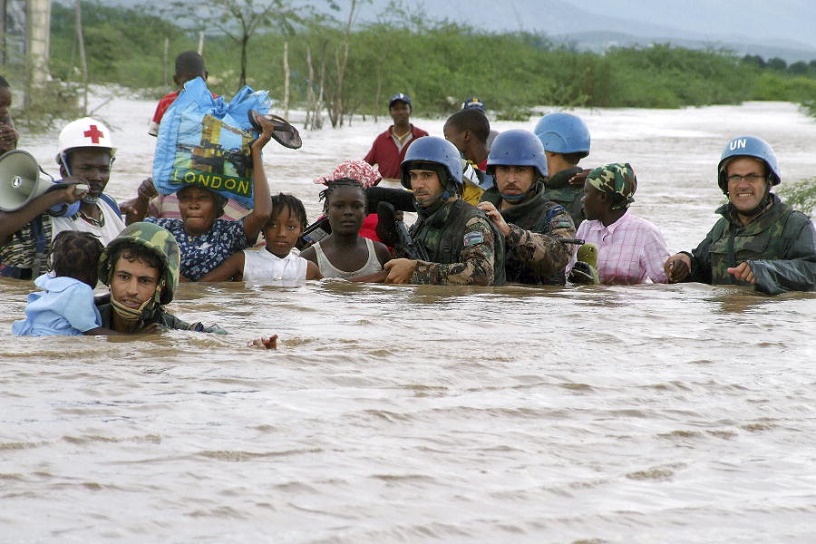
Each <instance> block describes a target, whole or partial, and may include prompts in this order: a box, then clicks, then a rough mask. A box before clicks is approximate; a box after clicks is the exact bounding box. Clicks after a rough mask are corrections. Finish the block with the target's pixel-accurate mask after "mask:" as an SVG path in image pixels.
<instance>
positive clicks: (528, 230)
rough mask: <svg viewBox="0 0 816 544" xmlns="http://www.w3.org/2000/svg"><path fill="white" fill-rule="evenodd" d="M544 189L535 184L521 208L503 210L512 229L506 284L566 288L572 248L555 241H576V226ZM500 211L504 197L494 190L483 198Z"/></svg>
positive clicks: (518, 205)
mask: <svg viewBox="0 0 816 544" xmlns="http://www.w3.org/2000/svg"><path fill="white" fill-rule="evenodd" d="M543 189H544V186H543V184H542V183H541V182H538V183H537V184H536V187H535V189H534V194H533V196H532V197H531V198H530V199H528V200H526V201H524V202H523V203H521V204H517V205H515V206H512V207H510V208H507V209H505V210H501V214H502V217H503V218H504V220H505V221H506V222H507V223H508V225H509V226H510V235H509V236H508V237H507V238H506V239H505V243H506V246H507V251H506V257H505V270H506V273H507V281H509V282H515V283H526V284H534V285H540V284H549V285H564V283H566V279H565V274H564V271H565V269H566V266H567V264H568V263H569V260H570V257H571V255H572V247H571V246H570V245H568V244H564V243H562V242H559V241H558V240H557V239H556V238H574V237H575V225H573V223H572V219H571V218H570V215H569V214H568V213H567V211H566V210H565V209H564V207H563V206H561V205H559V204H556V203H555V202H551V201H549V200H547V199H546V198H545V196H544V195H545V192H544V190H543ZM482 201H487V202H490V203H492V204H493V205H494V206H496V209H499V210H500V209H501V201H502V198H501V195H500V194H499V192H498V191H497V190H496V189H495V188H493V189H490V190H488V191H487V192H485V194H484V195H482Z"/></svg>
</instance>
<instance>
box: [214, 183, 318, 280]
mask: <svg viewBox="0 0 816 544" xmlns="http://www.w3.org/2000/svg"><path fill="white" fill-rule="evenodd" d="M306 225H307V221H306V210H305V208H304V207H303V202H301V201H300V200H299V199H298V198H296V197H294V196H292V195H286V194H283V193H281V194H278V195H276V196H273V197H272V217H271V219H270V220H269V222H267V224H266V225H264V227H263V230H262V232H263V236H264V239H265V240H266V246H265V247H264V248H263V249H245V250H243V251H239V252H238V253H235V254H233V255H232V256H231V257H228V258H227V260H225V261H224V262H223V263H221V264H220V265H219V266H218V267H217V268H216V269H215V270H212V271H210V272H209V273H207V274H205V275H204V277H202V278H201V279H200V280H199V281H229V280H231V281H244V282H247V283H253V284H256V285H276V286H281V287H293V286H296V285H301V284H303V283H305V281H306V280H319V279H320V278H321V277H322V276H321V275H320V271H319V270H318V268H317V265H316V264H315V263H312V262H309V261H307V260H306V259H304V258H303V257H301V256H300V255H297V254H296V253H293V252H292V249H293V248H294V247H295V244H296V243H297V241H298V238H300V235H301V234H303V230H304V229H305V228H306Z"/></svg>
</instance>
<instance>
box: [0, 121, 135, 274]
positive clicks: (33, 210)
mask: <svg viewBox="0 0 816 544" xmlns="http://www.w3.org/2000/svg"><path fill="white" fill-rule="evenodd" d="M115 153H116V148H115V147H113V143H112V141H111V137H110V130H109V129H108V127H107V126H105V125H104V124H103V123H101V122H99V121H97V120H95V119H91V118H90V117H84V118H82V119H79V120H77V121H73V122H71V123H68V125H66V126H65V128H63V129H62V132H60V135H59V151H58V153H57V164H59V168H60V175H61V176H62V178H63V179H62V180H61V182H57V183H56V184H53V185H52V184H50V182H43V181H42V180H40V179H35V180H34V182H32V183H26V181H29V180H25V178H26V177H28V176H29V175H30V174H25V175H24V174H21V173H20V172H17V171H12V170H17V169H18V168H17V167H16V166H14V167H12V166H11V165H12V164H14V165H16V164H17V162H16V161H17V160H18V159H17V158H14V159H12V158H9V159H7V157H8V156H9V155H11V153H9V154H6V155H4V156H3V157H2V158H0V262H2V265H3V266H2V270H0V275H3V276H7V277H14V278H19V279H34V278H36V277H37V276H39V275H40V274H43V273H45V272H46V271H47V270H48V262H47V259H48V254H49V253H50V250H51V241H52V240H53V238H54V236H56V235H57V234H58V233H60V232H62V231H64V230H73V231H79V232H90V233H92V234H94V235H96V236H97V237H98V238H99V240H100V241H101V242H102V244H104V245H107V244H108V242H110V241H111V240H113V239H114V238H115V237H116V236H117V235H118V234H119V232H121V231H122V229H124V228H125V224H124V223H123V222H122V218H121V213H120V211H119V208H118V206H117V205H116V201H114V200H113V199H112V198H110V197H109V196H107V195H105V194H104V193H103V191H104V190H105V186H106V185H107V184H108V180H109V179H110V173H111V166H112V165H113V160H114V154H115ZM12 160H14V161H15V162H12ZM4 163H5V164H4ZM36 177H38V176H37V175H36V174H35V178H36Z"/></svg>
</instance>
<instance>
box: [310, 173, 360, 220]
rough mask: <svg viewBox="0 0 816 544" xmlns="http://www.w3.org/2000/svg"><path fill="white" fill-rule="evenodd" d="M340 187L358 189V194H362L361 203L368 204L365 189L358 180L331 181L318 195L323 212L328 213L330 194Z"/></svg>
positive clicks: (341, 179)
mask: <svg viewBox="0 0 816 544" xmlns="http://www.w3.org/2000/svg"><path fill="white" fill-rule="evenodd" d="M340 187H356V188H357V189H360V192H361V193H363V202H365V203H368V198H367V197H366V191H365V188H364V187H363V184H362V183H360V182H359V181H358V180H356V179H354V178H338V179H333V180H331V181H329V182H327V183H326V188H325V189H323V190H322V191H320V194H319V195H318V199H319V200H320V201H322V202H323V211H324V212H325V211H328V209H329V200H330V199H331V196H332V194H334V191H336V190H337V189H338V188H340Z"/></svg>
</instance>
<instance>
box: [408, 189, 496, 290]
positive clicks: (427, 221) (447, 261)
mask: <svg viewBox="0 0 816 544" xmlns="http://www.w3.org/2000/svg"><path fill="white" fill-rule="evenodd" d="M417 213H418V214H419V218H418V219H417V221H416V223H414V224H413V225H411V230H410V234H411V239H413V240H414V241H415V242H416V243H417V244H420V245H422V246H423V247H424V248H425V251H426V252H427V254H428V258H429V259H430V261H418V263H417V267H416V270H415V271H414V273H413V275H412V276H411V283H418V284H435V285H502V284H503V283H504V239H503V237H502V236H500V235H497V234H496V232H497V231H495V230H494V228H495V227H493V225H492V224H491V222H490V220H489V219H488V218H487V216H485V214H484V213H483V212H482V211H481V210H478V209H476V208H475V207H474V206H471V205H470V204H468V203H467V202H465V201H464V200H462V199H457V200H454V201H453V202H447V203H445V204H444V205H442V206H441V207H439V209H437V210H435V211H433V212H432V213H430V214H428V215H427V216H425V215H424V214H423V213H422V212H421V210H418V212H417Z"/></svg>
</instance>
